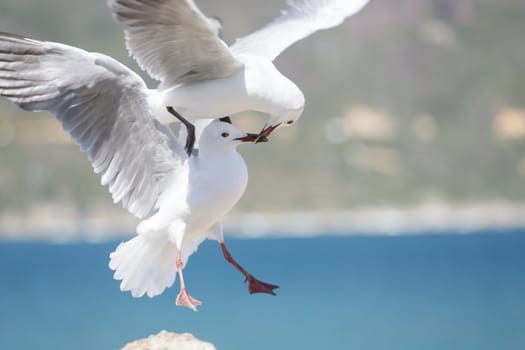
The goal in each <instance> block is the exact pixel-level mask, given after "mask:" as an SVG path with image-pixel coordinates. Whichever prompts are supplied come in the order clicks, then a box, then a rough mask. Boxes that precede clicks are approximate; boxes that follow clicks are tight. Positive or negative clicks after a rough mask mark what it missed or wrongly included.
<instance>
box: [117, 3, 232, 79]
mask: <svg viewBox="0 0 525 350" xmlns="http://www.w3.org/2000/svg"><path fill="white" fill-rule="evenodd" d="M108 6H109V8H110V9H111V11H112V12H113V17H114V18H115V20H116V21H118V22H121V23H124V24H125V25H126V29H125V39H126V46H127V48H128V51H129V52H130V54H131V55H132V56H133V57H134V58H135V60H136V61H137V62H138V64H139V65H140V67H141V68H142V69H144V70H145V71H146V72H148V73H149V75H150V76H151V77H153V78H154V79H157V80H159V81H161V82H162V86H166V87H167V86H173V85H175V84H177V83H185V82H191V81H199V80H207V79H216V78H223V77H226V76H229V75H231V74H232V73H234V72H235V71H237V70H239V69H240V68H241V67H242V64H241V63H240V62H239V61H237V60H236V59H235V58H234V57H233V56H232V55H231V54H230V52H229V50H228V47H227V46H226V44H225V43H224V42H223V41H222V40H221V39H220V38H219V31H220V25H218V23H217V21H215V20H212V19H209V18H207V17H206V16H204V14H203V13H202V12H201V11H200V10H199V9H198V7H197V6H196V5H195V3H194V2H193V1H192V0H159V1H152V0H109V1H108Z"/></svg>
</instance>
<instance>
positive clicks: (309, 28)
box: [108, 0, 369, 151]
mask: <svg viewBox="0 0 525 350" xmlns="http://www.w3.org/2000/svg"><path fill="white" fill-rule="evenodd" d="M368 2H369V0H288V1H287V3H286V8H285V9H284V10H283V11H282V12H281V15H280V16H279V17H277V18H276V19H275V20H274V21H272V22H271V23H269V24H267V25H266V26H264V27H263V28H261V29H259V30H257V31H255V32H253V33H251V34H249V35H247V36H244V37H241V38H239V39H237V40H236V41H235V43H234V44H233V45H232V46H230V47H228V45H226V43H225V42H224V41H222V40H221V38H220V31H221V26H220V23H219V22H218V21H217V20H216V19H214V18H208V17H206V16H205V15H204V14H203V13H202V12H201V11H200V10H199V8H198V7H197V5H196V4H195V3H194V1H192V0H158V1H154V0H109V1H108V6H109V8H110V10H111V11H112V14H113V17H114V18H115V20H116V21H117V22H120V23H123V24H124V25H125V29H124V34H125V41H126V47H127V49H128V51H129V53H130V55H131V56H132V57H133V58H134V59H135V60H136V61H137V63H138V64H139V66H140V67H141V68H142V69H143V70H145V71H146V72H147V73H148V74H149V75H150V76H151V77H152V78H154V79H156V80H158V81H160V84H159V86H158V88H157V89H153V90H152V91H151V93H150V94H149V97H148V105H149V108H150V110H151V112H152V114H153V115H155V116H156V117H157V118H159V120H160V121H161V122H162V123H172V122H173V121H174V120H175V119H174V118H173V116H176V117H177V119H178V120H180V121H181V122H183V123H185V124H186V123H187V120H188V119H190V120H193V119H196V118H216V117H217V116H223V117H225V116H230V115H232V114H235V113H238V112H242V111H248V110H251V111H258V112H262V113H264V114H267V115H268V116H269V118H268V119H267V122H266V124H265V126H264V127H263V129H262V130H261V132H260V133H259V135H260V136H261V137H263V136H264V137H268V136H269V135H270V134H271V133H272V132H273V131H274V130H275V129H276V128H278V127H280V126H284V125H291V124H293V123H294V122H295V121H296V120H297V119H298V118H299V117H300V116H301V114H302V113H303V109H304V103H305V98H304V95H303V93H302V92H301V90H300V89H299V88H298V87H297V85H295V84H294V83H293V82H292V81H291V80H289V79H288V78H287V77H285V76H284V75H283V74H281V72H279V70H277V68H276V67H275V65H274V64H273V60H274V59H275V58H276V57H277V56H278V55H279V54H280V53H281V52H282V51H283V50H285V49H286V48H287V47H288V46H290V45H292V44H293V43H295V42H296V41H298V40H301V39H303V38H305V37H307V36H308V35H310V34H312V33H314V32H316V31H318V30H321V29H327V28H331V27H335V26H337V25H339V24H341V23H342V22H343V21H344V20H345V18H347V17H349V16H351V15H353V14H355V13H357V12H359V11H360V10H361V9H362V8H363V7H364V6H365V5H366V4H367V3H368ZM168 106H170V107H172V108H173V109H172V110H170V111H169V112H168V111H167V108H166V107H168ZM192 142H193V140H191V139H189V140H188V145H187V149H188V151H190V150H191V145H192Z"/></svg>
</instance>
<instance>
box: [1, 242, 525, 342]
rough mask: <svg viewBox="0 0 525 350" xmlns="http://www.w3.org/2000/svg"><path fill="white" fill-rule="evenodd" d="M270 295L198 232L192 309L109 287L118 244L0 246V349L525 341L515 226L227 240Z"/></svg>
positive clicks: (191, 269)
mask: <svg viewBox="0 0 525 350" xmlns="http://www.w3.org/2000/svg"><path fill="white" fill-rule="evenodd" d="M228 243H229V248H230V250H231V252H232V254H233V255H234V256H235V257H236V258H237V259H238V260H239V261H240V262H242V263H244V265H245V267H246V268H247V269H248V270H249V271H250V272H252V273H253V274H254V275H256V276H257V277H259V278H260V279H262V280H265V281H267V282H272V283H276V284H279V285H280V286H281V288H280V289H278V290H277V292H278V295H277V296H275V297H272V296H268V295H248V293H247V291H246V287H245V285H244V284H243V280H242V277H241V275H240V274H239V273H238V272H237V271H236V270H234V269H233V267H231V266H229V265H228V264H227V263H226V262H225V261H224V260H223V258H222V255H221V253H220V249H219V246H218V244H217V243H216V242H206V243H205V244H204V245H202V246H201V248H200V250H199V251H198V252H197V253H196V254H195V255H194V256H192V258H191V259H190V263H189V265H188V267H187V269H186V275H185V276H186V279H187V283H188V286H189V290H190V292H191V293H192V294H193V296H195V297H196V298H198V299H201V300H203V301H204V305H203V306H202V307H201V308H200V311H199V312H198V313H194V312H192V311H191V310H189V309H185V308H180V307H176V306H175V305H174V299H175V297H176V295H177V292H178V285H176V286H174V287H172V288H171V289H169V290H167V291H166V292H165V293H164V294H163V295H162V296H160V297H157V298H154V299H149V298H142V299H133V298H132V297H131V296H130V295H129V293H121V292H120V291H119V289H118V282H117V281H114V280H113V279H112V274H111V271H110V270H109V268H108V267H107V262H108V254H109V252H110V251H112V250H113V249H114V247H115V245H116V244H117V242H113V243H106V244H72V245H53V244H44V243H38V244H37V243H34V244H22V243H2V244H0V349H9V350H16V349H24V350H25V349H31V350H32V349H39V350H45V349H53V350H54V349H75V350H83V349H85V350H88V349H89V350H94V349H97V350H100V349H118V348H120V347H122V346H123V345H125V344H126V343H127V342H129V341H131V340H134V339H138V338H141V337H144V336H147V335H149V334H152V333H157V332H159V331H160V330H162V329H166V330H169V331H174V332H191V333H193V334H195V335H196V336H197V337H199V338H201V339H204V340H207V341H210V342H213V343H214V344H215V345H216V346H217V348H218V349H220V350H241V349H242V350H245V349H250V350H263V349H265V350H267V349H301V350H308V349H312V350H314V349H316V350H317V349H359V350H366V349H374V350H378V349H388V350H396V349H399V350H410V349H414V350H416V349H417V350H422V349H425V350H426V349H436V350H443V349H446V350H449V349H460V350H467V349H476V350H482V349H487V350H488V349H490V350H494V349H505V350H511V349H519V350H523V349H525V232H507V233H483V234H476V235H434V236H428V235H427V236H405V237H347V238H343V237H331V238H313V239H271V240H270V239H268V240H233V239H230V240H228Z"/></svg>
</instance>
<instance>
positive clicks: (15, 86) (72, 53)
mask: <svg viewBox="0 0 525 350" xmlns="http://www.w3.org/2000/svg"><path fill="white" fill-rule="evenodd" d="M0 96H3V97H5V98H7V99H8V100H10V101H11V102H13V103H15V104H17V105H18V106H19V107H21V108H23V109H24V110H27V111H43V110H44V111H49V112H51V113H52V114H53V115H54V116H55V117H56V119H57V120H58V121H59V122H60V123H61V125H62V127H63V129H64V130H65V131H67V132H68V133H69V134H70V135H71V137H72V138H73V140H75V141H76V142H77V143H78V144H79V145H80V149H81V151H83V152H86V153H87V155H88V158H89V160H90V161H91V164H92V166H93V169H94V171H95V173H97V174H100V175H101V176H102V181H101V182H102V185H107V186H108V188H109V191H110V192H111V195H112V197H113V200H114V202H115V203H117V202H120V203H121V204H122V206H123V207H124V208H125V209H127V210H128V211H129V212H130V213H131V214H133V215H135V216H136V217H138V218H140V219H142V221H141V222H140V223H139V224H138V226H137V233H138V235H137V236H135V237H134V238H133V239H131V240H129V241H127V242H125V243H122V244H121V245H119V246H118V248H117V249H116V250H115V252H113V253H111V255H110V263H109V266H110V268H111V269H113V270H114V271H115V274H114V277H115V279H118V280H121V281H122V282H121V285H120V288H121V290H122V291H131V293H132V295H133V296H134V297H141V296H143V295H145V294H147V295H148V296H150V297H153V296H156V295H159V294H161V293H162V292H163V291H164V290H165V289H166V288H167V287H170V286H171V285H172V284H173V283H174V282H175V278H176V276H177V274H178V275H179V278H180V286H181V289H180V293H179V295H178V297H177V299H176V304H177V305H181V306H186V307H189V308H191V309H193V310H196V307H197V306H198V305H200V304H201V303H200V301H199V300H197V299H195V298H193V297H192V296H191V295H190V294H189V293H188V291H187V287H186V285H185V283H184V277H183V273H182V270H183V268H184V266H185V265H186V263H187V261H188V258H189V256H190V255H191V254H192V253H194V252H195V251H196V249H197V247H198V246H199V244H200V243H201V242H203V240H205V239H206V238H210V239H215V240H217V241H219V243H220V245H221V248H222V251H223V254H224V257H225V258H226V259H227V260H228V261H229V262H230V263H231V264H233V265H234V266H235V267H236V268H237V269H239V271H240V272H241V273H242V274H243V275H244V276H245V278H246V281H247V282H248V290H249V292H250V293H268V294H275V293H274V292H273V290H274V289H275V288H277V286H276V285H273V284H269V283H265V282H261V281H259V280H257V279H256V278H254V277H253V276H252V275H251V274H249V273H248V272H247V271H246V270H244V269H243V268H242V266H241V265H240V264H238V263H237V262H236V261H235V260H234V259H233V257H232V256H231V254H230V253H229V251H228V249H227V248H226V245H225V243H224V237H223V231H222V225H221V220H222V218H223V217H224V216H225V215H226V214H227V213H228V211H229V210H230V209H231V208H232V207H233V206H234V205H235V203H237V201H238V200H239V199H240V198H241V196H242V194H243V193H244V191H245V189H246V185H247V181H248V172H247V169H246V164H245V162H244V160H243V158H242V157H241V155H240V154H239V153H238V152H237V151H236V147H237V146H238V145H240V144H241V143H245V142H254V141H255V139H257V138H258V137H259V136H258V135H257V134H247V133H245V132H242V131H240V130H238V129H237V128H236V127H234V126H233V125H232V124H231V123H228V120H225V119H222V120H221V119H212V120H209V121H204V120H200V121H197V124H196V127H195V128H188V129H183V131H184V132H185V134H184V133H182V134H184V135H185V136H184V137H185V138H188V137H189V136H188V135H191V134H194V135H195V138H196V140H197V141H198V147H199V148H198V150H197V149H195V150H193V152H192V153H191V154H188V153H187V151H186V150H185V149H184V146H183V143H182V141H181V139H180V138H177V137H175V135H174V134H173V133H172V131H171V129H170V128H169V127H168V126H165V125H163V124H161V123H160V122H159V121H158V120H157V119H156V118H154V116H153V115H151V113H150V111H149V107H148V101H147V99H148V89H147V87H146V85H145V83H144V81H143V80H142V79H141V78H140V77H139V76H138V75H137V74H135V73H134V72H132V71H131V70H129V69H128V68H126V67H125V66H123V65H122V64H120V63H119V62H117V61H116V60H114V59H112V58H110V57H108V56H105V55H102V54H99V53H92V52H86V51H84V50H81V49H78V48H75V47H71V46H67V45H64V44H59V43H54V42H47V41H38V40H33V39H29V38H25V37H22V36H18V35H15V34H8V33H0ZM203 123H204V124H203ZM262 141H266V139H265V138H263V139H262Z"/></svg>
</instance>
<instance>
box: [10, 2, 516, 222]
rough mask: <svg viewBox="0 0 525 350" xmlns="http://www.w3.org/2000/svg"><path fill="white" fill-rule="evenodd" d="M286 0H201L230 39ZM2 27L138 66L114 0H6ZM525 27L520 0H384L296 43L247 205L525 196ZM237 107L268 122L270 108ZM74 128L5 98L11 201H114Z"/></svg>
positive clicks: (257, 121) (253, 124)
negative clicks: (290, 122)
mask: <svg viewBox="0 0 525 350" xmlns="http://www.w3.org/2000/svg"><path fill="white" fill-rule="evenodd" d="M283 2H284V0H271V1H254V0H251V1H247V0H222V1H213V0H206V1H204V0H202V1H199V0H197V3H198V5H199V6H200V7H201V9H202V10H203V11H204V12H205V13H206V14H208V15H217V16H219V17H221V18H222V19H223V21H224V23H223V24H224V36H225V39H226V41H227V42H228V43H232V42H233V40H234V38H235V37H237V36H241V35H244V34H247V33H248V32H251V31H252V30H255V29H257V28H259V27H260V26H262V25H263V24H264V23H266V22H268V21H269V20H271V19H272V18H273V17H275V16H276V15H277V14H278V13H279V9H280V8H281V7H282V4H283ZM0 31H6V32H14V33H18V34H23V35H27V36H30V37H34V38H37V39H42V40H49V41H58V42H63V43H67V44H70V45H73V46H78V47H81V48H83V49H86V50H90V51H98V52H102V53H105V54H108V55H111V56H112V57H114V58H116V59H118V60H120V61H122V62H123V63H125V64H126V65H128V66H129V67H131V68H132V69H134V70H135V71H137V72H139V69H138V68H137V66H136V65H135V64H134V62H133V61H132V60H131V59H130V58H129V57H128V55H127V52H126V51H125V47H124V41H123V37H122V27H121V26H120V25H117V24H116V23H114V22H113V20H112V18H111V16H110V14H109V11H108V10H107V8H106V5H105V1H103V0H97V1H86V0H3V1H2V2H1V3H0ZM524 35H525V2H524V1H522V0H500V1H497V2H496V1H489V0H477V1H474V0H423V1H416V0H399V1H395V2H392V1H381V0H373V1H372V3H371V4H370V5H369V6H368V7H367V8H365V10H364V11H363V12H361V13H360V14H358V15H357V16H355V17H354V18H351V19H349V20H347V21H346V22H345V23H344V25H342V26H340V27H338V28H336V29H333V30H329V31H324V32H320V33H317V34H316V35H314V36H312V37H310V38H307V39H306V40H303V41H301V42H299V43H297V44H296V45H294V46H293V47H291V48H290V49H288V50H287V51H285V52H284V53H283V54H282V55H281V56H280V57H279V58H278V60H277V65H278V67H279V68H280V70H281V71H282V72H283V73H284V74H285V75H287V76H288V77H289V78H291V79H292V80H293V81H295V82H296V83H297V85H298V86H299V87H300V88H301V89H302V90H303V91H304V93H305V96H306V101H307V105H306V109H305V112H304V115H303V117H302V119H301V120H300V122H299V123H297V124H296V125H295V126H294V127H290V128H283V129H280V130H278V132H276V133H275V134H274V135H275V136H274V137H273V139H272V140H271V142H270V143H268V144H263V145H247V146H244V147H242V149H240V151H241V152H242V153H243V154H244V155H245V157H246V161H247V163H248V167H249V171H250V183H249V186H248V190H247V192H246V194H245V196H244V198H243V199H242V200H241V202H240V204H239V206H238V208H237V209H236V210H238V211H244V212H248V211H276V210H281V209H286V210H298V209H340V208H351V207H356V206H374V205H393V206H397V205H417V204H420V203H424V202H426V201H435V200H439V201H447V202H476V201H486V200H501V199H508V200H512V201H525V40H524ZM142 75H143V76H144V77H145V74H142ZM148 83H149V84H150V86H154V84H155V82H153V81H151V80H148ZM233 120H234V123H236V124H237V125H238V126H241V127H243V128H245V129H250V130H252V131H258V130H259V128H260V127H261V126H262V124H263V120H264V119H263V118H261V117H260V116H254V115H251V114H250V115H248V116H247V117H245V118H235V117H234V119H233ZM67 140H68V138H67V137H64V134H63V133H62V132H61V131H60V129H59V126H58V124H57V123H55V122H54V120H53V119H52V118H50V117H49V116H48V115H47V114H41V115H38V116H37V115H36V114H30V113H26V112H23V111H21V110H19V109H18V108H16V107H15V106H13V105H11V104H9V103H8V102H6V101H5V100H2V101H0V169H1V170H0V213H1V212H2V211H4V212H5V211H20V212H23V211H25V210H27V209H28V208H30V207H32V206H34V205H38V204H44V203H57V202H58V203H63V204H66V205H69V206H73V207H76V208H78V209H85V210H89V209H90V208H94V207H96V208H98V209H100V208H113V205H112V202H111V198H110V196H109V194H108V193H107V190H106V189H105V188H102V187H100V185H99V182H100V179H99V178H98V176H96V175H94V174H93V172H92V170H91V166H90V164H89V162H88V161H87V158H86V157H85V155H83V154H81V153H80V152H79V150H78V147H77V146H76V145H73V144H71V143H68V141H67Z"/></svg>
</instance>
